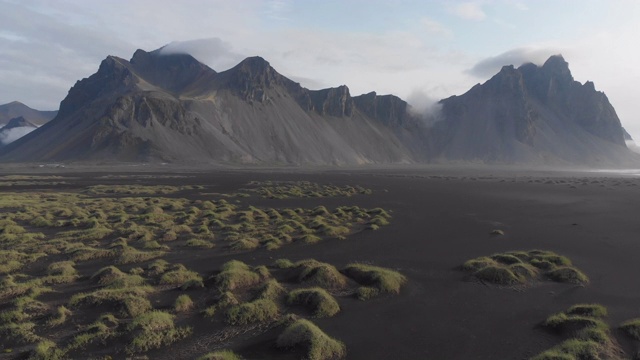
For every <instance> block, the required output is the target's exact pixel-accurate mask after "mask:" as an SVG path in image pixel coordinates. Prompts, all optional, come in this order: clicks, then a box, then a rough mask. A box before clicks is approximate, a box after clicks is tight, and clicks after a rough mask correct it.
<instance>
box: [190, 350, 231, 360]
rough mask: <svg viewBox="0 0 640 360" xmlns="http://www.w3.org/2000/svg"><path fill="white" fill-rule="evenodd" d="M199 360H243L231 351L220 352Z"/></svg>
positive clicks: (209, 354)
mask: <svg viewBox="0 0 640 360" xmlns="http://www.w3.org/2000/svg"><path fill="white" fill-rule="evenodd" d="M197 360H242V358H241V357H240V356H239V355H237V354H236V353H234V352H233V351H231V350H219V351H214V352H210V353H208V354H205V355H202V356H200V357H199V358H198V359H197Z"/></svg>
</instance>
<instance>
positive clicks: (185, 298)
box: [173, 294, 194, 313]
mask: <svg viewBox="0 0 640 360" xmlns="http://www.w3.org/2000/svg"><path fill="white" fill-rule="evenodd" d="M193 306H194V304H193V300H191V298H190V297H189V295H187V294H182V295H180V296H178V297H177V298H176V301H175V302H174V304H173V309H174V310H175V312H178V313H182V312H186V311H189V310H191V309H193Z"/></svg>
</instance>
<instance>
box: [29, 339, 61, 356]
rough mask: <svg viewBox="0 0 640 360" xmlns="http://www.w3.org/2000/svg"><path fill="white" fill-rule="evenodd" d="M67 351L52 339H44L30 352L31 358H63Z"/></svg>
mask: <svg viewBox="0 0 640 360" xmlns="http://www.w3.org/2000/svg"><path fill="white" fill-rule="evenodd" d="M64 358H65V353H64V351H63V350H62V349H59V348H58V347H57V346H56V343H54V342H53V341H51V340H42V341H40V342H39V343H38V344H37V345H36V347H35V348H34V349H33V350H32V351H31V353H30V354H29V358H28V359H29V360H62V359H64Z"/></svg>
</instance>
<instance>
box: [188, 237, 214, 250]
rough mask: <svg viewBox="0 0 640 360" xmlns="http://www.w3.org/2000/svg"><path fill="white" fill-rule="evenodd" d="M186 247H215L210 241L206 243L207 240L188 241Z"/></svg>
mask: <svg viewBox="0 0 640 360" xmlns="http://www.w3.org/2000/svg"><path fill="white" fill-rule="evenodd" d="M185 245H186V246H187V247H194V248H202V249H211V248H212V247H213V244H212V243H210V242H209V241H206V240H202V239H190V240H187V242H186V243H185Z"/></svg>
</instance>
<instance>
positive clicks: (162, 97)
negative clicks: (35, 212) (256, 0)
mask: <svg viewBox="0 0 640 360" xmlns="http://www.w3.org/2000/svg"><path fill="white" fill-rule="evenodd" d="M441 104H442V114H440V116H438V119H441V120H440V121H438V122H435V124H434V123H433V121H425V120H428V119H423V118H421V117H420V116H418V115H415V114H414V113H413V112H412V111H411V109H410V106H409V105H408V104H407V103H406V102H405V101H403V100H402V99H400V98H398V97H396V96H393V95H385V96H379V95H377V94H376V93H374V92H372V93H368V94H364V95H360V96H351V94H350V92H349V89H348V88H347V87H346V86H339V87H337V88H330V89H323V90H315V91H314V90H309V89H306V88H303V87H302V86H300V84H298V83H296V82H294V81H291V80H289V79H287V78H286V77H284V76H282V75H281V74H279V73H278V72H277V71H276V70H275V69H273V68H272V67H271V66H270V65H269V63H268V62H267V61H265V60H264V59H262V58H260V57H251V58H247V59H245V60H244V61H242V62H241V63H240V64H238V65H237V66H235V67H233V68H232V69H229V70H227V71H224V72H216V71H214V70H213V69H211V68H209V67H207V66H206V65H204V64H202V63H200V62H198V61H197V60H196V59H194V58H193V57H191V56H190V55H183V54H173V55H161V54H160V50H156V51H153V52H145V51H143V50H138V51H136V52H135V54H134V55H133V57H132V58H131V60H129V61H127V60H124V59H121V58H118V57H114V56H109V57H107V58H106V59H105V60H104V61H103V62H102V63H101V64H100V68H99V69H98V71H97V72H96V73H95V74H94V75H92V76H90V77H89V78H86V79H83V80H80V81H78V82H77V83H76V84H75V85H74V86H73V87H72V88H71V90H70V91H69V94H68V96H67V97H66V98H65V99H64V100H63V101H62V103H61V105H60V111H59V113H58V115H57V117H56V118H55V119H54V120H52V121H50V122H49V123H47V124H46V125H44V126H42V127H40V128H39V129H38V130H36V131H33V132H32V133H30V134H28V135H27V136H25V137H23V138H21V139H19V140H18V141H15V142H14V143H12V144H10V145H8V146H6V147H4V148H3V149H2V150H1V151H0V160H2V161H166V162H174V161H179V162H182V163H184V162H191V163H234V164H239V163H240V164H246V163H250V164H260V165H356V164H371V163H376V164H390V163H421V162H429V161H451V160H454V161H473V162H506V163H540V164H567V163H570V164H589V165H600V164H619V163H623V162H629V161H635V160H634V158H633V155H632V153H631V152H630V151H628V149H627V148H626V146H625V143H624V139H623V129H622V127H621V125H620V121H619V119H618V118H617V115H616V114H615V110H614V109H613V107H612V106H611V105H610V104H609V102H608V100H607V98H606V96H605V95H604V94H603V93H601V92H598V91H596V90H595V88H594V86H593V84H592V83H589V82H587V83H586V84H584V85H583V84H580V83H578V82H575V81H573V78H572V76H571V73H570V72H569V68H568V66H567V64H566V62H565V61H564V59H562V58H561V57H552V58H550V59H549V61H547V63H545V64H544V66H542V67H538V66H535V65H533V64H527V65H523V66H521V67H519V68H517V69H516V68H514V67H513V66H508V67H504V68H503V69H502V71H501V72H500V73H499V74H497V75H496V76H494V77H493V78H492V79H490V80H489V81H487V82H486V83H485V84H482V85H477V86H475V87H474V88H472V89H471V90H470V91H469V92H467V93H466V94H464V95H461V96H454V97H451V98H448V99H445V100H442V101H441ZM432 120H433V119H432Z"/></svg>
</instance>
